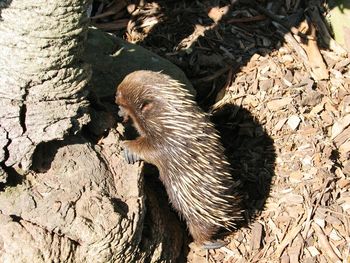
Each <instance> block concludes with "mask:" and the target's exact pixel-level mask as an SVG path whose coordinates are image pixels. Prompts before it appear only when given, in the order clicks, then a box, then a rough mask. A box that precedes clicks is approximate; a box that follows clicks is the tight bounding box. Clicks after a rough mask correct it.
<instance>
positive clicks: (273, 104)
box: [267, 97, 293, 111]
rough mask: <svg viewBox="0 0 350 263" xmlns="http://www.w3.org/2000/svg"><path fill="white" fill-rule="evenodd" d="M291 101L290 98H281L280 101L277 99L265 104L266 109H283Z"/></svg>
mask: <svg viewBox="0 0 350 263" xmlns="http://www.w3.org/2000/svg"><path fill="white" fill-rule="evenodd" d="M292 101H293V99H292V98H290V97H287V98H282V99H277V100H271V101H269V102H268V103H267V108H268V109H269V110H270V111H277V110H280V109H282V108H283V107H285V106H287V105H288V104H290V103H291V102H292Z"/></svg>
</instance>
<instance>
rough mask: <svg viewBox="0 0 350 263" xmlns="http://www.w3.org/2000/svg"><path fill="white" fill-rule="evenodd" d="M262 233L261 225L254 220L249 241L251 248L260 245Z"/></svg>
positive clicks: (254, 248)
mask: <svg viewBox="0 0 350 263" xmlns="http://www.w3.org/2000/svg"><path fill="white" fill-rule="evenodd" d="M262 234H263V226H262V225H261V224H260V223H258V222H255V223H254V224H253V225H252V237H251V241H250V247H251V249H252V250H258V249H259V248H260V246H261V239H262Z"/></svg>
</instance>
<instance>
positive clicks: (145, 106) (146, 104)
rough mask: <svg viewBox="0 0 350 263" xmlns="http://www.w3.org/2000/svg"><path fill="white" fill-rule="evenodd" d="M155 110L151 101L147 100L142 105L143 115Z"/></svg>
mask: <svg viewBox="0 0 350 263" xmlns="http://www.w3.org/2000/svg"><path fill="white" fill-rule="evenodd" d="M152 108H153V102H152V101H150V100H145V101H143V102H142V104H141V112H142V113H143V114H145V113H147V112H148V111H149V110H151V109H152Z"/></svg>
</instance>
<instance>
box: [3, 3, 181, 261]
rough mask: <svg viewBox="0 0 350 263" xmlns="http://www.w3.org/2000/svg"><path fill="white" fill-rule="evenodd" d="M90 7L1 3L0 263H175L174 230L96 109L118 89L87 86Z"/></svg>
mask: <svg viewBox="0 0 350 263" xmlns="http://www.w3.org/2000/svg"><path fill="white" fill-rule="evenodd" d="M88 4H89V1H85V0H68V1H59V0H56V1H43V0H35V1H34V0H26V1H22V0H12V1H5V2H4V1H3V2H1V3H0V8H1V9H0V16H1V17H0V57H1V60H0V84H1V89H0V225H1V227H0V261H1V262H178V259H179V256H180V250H181V247H182V243H183V237H182V230H181V227H180V224H179V222H178V220H177V218H176V216H174V214H173V213H172V212H171V211H169V208H168V207H167V204H166V201H164V200H163V201H161V200H159V198H158V196H156V194H155V192H156V191H155V190H154V188H152V186H149V185H146V189H144V187H143V185H144V182H143V174H142V173H143V165H142V164H136V165H127V164H126V163H125V161H124V160H123V159H122V158H121V157H120V156H121V154H120V152H121V149H120V147H119V140H120V136H119V133H118V132H117V130H116V129H113V128H112V127H115V126H116V120H115V117H114V116H113V113H114V114H115V112H116V108H115V107H116V106H113V105H112V103H109V104H108V103H101V102H100V99H101V97H105V96H107V97H108V99H107V101H108V100H113V96H114V92H113V89H114V87H115V85H116V82H115V81H117V80H116V79H114V78H110V79H113V81H111V82H108V81H107V82H106V83H109V85H108V88H107V90H108V91H109V92H107V93H106V92H99V91H101V90H102V89H100V90H99V91H97V92H95V91H94V88H93V87H91V86H95V85H96V86H97V84H96V82H95V81H90V78H91V76H92V70H91V65H89V64H87V63H85V62H83V59H82V55H83V52H84V45H85V44H86V43H85V41H86V38H87V32H88V28H87V21H88V20H87V17H86V8H87V5H88ZM104 37H106V36H104ZM109 40H110V39H109ZM113 41H114V40H113ZM111 52H112V51H111ZM113 52H114V51H113ZM85 57H86V56H85ZM88 61H89V59H88ZM89 62H90V61H89ZM95 66H96V65H94V67H95ZM131 68H132V67H131ZM175 71H176V70H175ZM125 73H126V72H125ZM180 75H181V74H180ZM119 78H120V76H119V77H118V80H120V79H119ZM94 79H95V80H96V79H98V78H94ZM89 83H90V84H89ZM89 85H90V87H89ZM89 91H94V93H95V96H97V97H96V98H95V97H94V96H92V95H91V94H90V95H89V98H90V100H91V98H92V97H93V99H92V101H91V103H90V102H89V100H88V92H89ZM96 94H97V95H96ZM107 104H108V105H107ZM106 105H107V106H106ZM91 119H92V122H90V123H89V126H86V125H87V124H88V122H89V121H90V120H91ZM82 127H85V128H86V127H88V128H86V131H85V132H87V133H88V135H87V136H83V134H82V132H81V130H82ZM102 134H104V135H105V136H102ZM87 138H88V139H87ZM91 138H93V139H91ZM97 139H98V140H97ZM165 200H166V199H165ZM146 208H147V209H146Z"/></svg>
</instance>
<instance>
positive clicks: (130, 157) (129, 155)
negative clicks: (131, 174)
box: [123, 148, 141, 164]
mask: <svg viewBox="0 0 350 263" xmlns="http://www.w3.org/2000/svg"><path fill="white" fill-rule="evenodd" d="M123 155H124V158H125V161H126V162H127V163H128V164H134V163H136V162H137V161H141V158H140V157H139V156H137V155H136V154H135V153H133V152H131V151H129V150H128V149H127V148H124V150H123Z"/></svg>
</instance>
